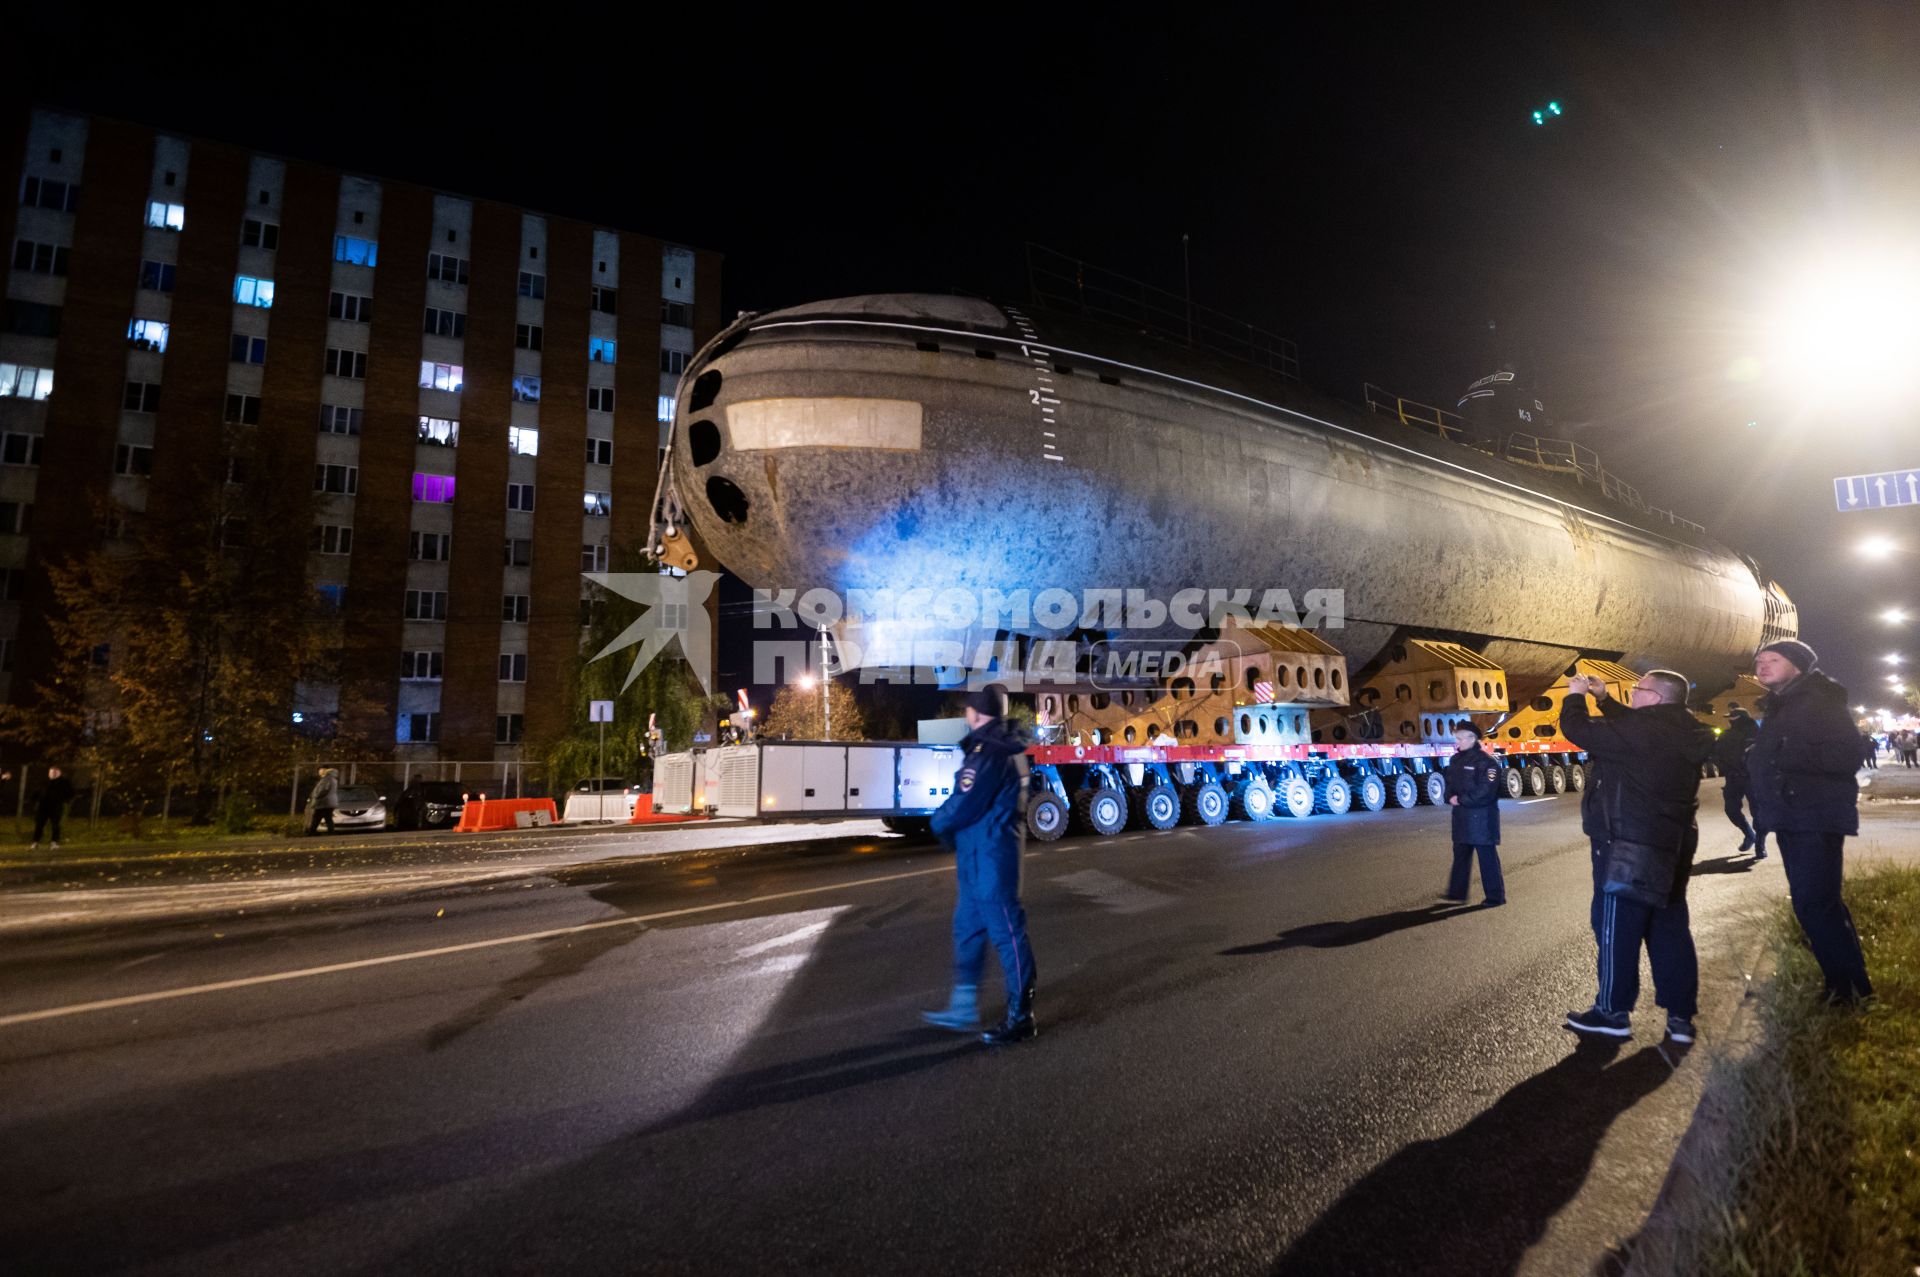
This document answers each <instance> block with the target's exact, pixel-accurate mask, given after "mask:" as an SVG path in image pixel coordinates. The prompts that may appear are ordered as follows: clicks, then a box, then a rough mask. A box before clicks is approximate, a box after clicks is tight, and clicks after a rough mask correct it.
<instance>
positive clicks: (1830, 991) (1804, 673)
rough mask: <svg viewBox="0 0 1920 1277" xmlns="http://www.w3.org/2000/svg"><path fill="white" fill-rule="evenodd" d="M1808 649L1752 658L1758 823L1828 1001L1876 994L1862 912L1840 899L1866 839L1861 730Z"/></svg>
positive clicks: (1788, 647)
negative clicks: (1847, 866)
mask: <svg viewBox="0 0 1920 1277" xmlns="http://www.w3.org/2000/svg"><path fill="white" fill-rule="evenodd" d="M1818 662H1819V657H1818V656H1816V655H1815V654H1814V650H1813V649H1812V648H1810V647H1808V646H1807V645H1806V644H1805V643H1801V642H1797V641H1795V640H1793V639H1782V640H1781V641H1780V642H1778V643H1769V644H1767V645H1766V646H1765V647H1763V648H1761V649H1760V651H1759V652H1758V653H1757V654H1755V656H1754V658H1753V676H1754V677H1755V678H1756V679H1758V680H1759V681H1760V684H1761V686H1763V687H1765V688H1766V689H1767V696H1766V699H1765V700H1764V701H1762V702H1761V705H1760V712H1761V714H1762V715H1763V717H1762V718H1761V721H1760V734H1759V736H1758V737H1756V738H1755V740H1754V742H1753V748H1752V749H1751V750H1750V751H1748V753H1747V770H1748V772H1749V774H1750V776H1751V778H1752V785H1753V815H1754V821H1755V823H1756V824H1758V825H1759V826H1760V827H1761V828H1763V829H1766V830H1768V831H1769V832H1771V833H1772V834H1773V835H1774V838H1775V839H1776V840H1777V841H1778V843H1779V845H1780V860H1781V863H1782V864H1784V865H1785V866H1786V870H1787V891H1788V893H1789V894H1790V895H1791V896H1792V897H1793V913H1794V916H1795V917H1796V918H1798V919H1799V920H1800V929H1801V930H1802V931H1804V932H1806V935H1807V945H1808V947H1810V948H1811V949H1812V950H1813V956H1814V958H1815V959H1817V960H1818V961H1819V963H1820V973H1821V974H1822V975H1823V976H1825V977H1826V981H1827V999H1828V1001H1830V1002H1833V1003H1836V1004H1840V1005H1849V1006H1850V1005H1853V1004H1855V1003H1857V1002H1859V1001H1860V1000H1861V999H1863V998H1867V997H1870V996H1871V995H1872V994H1873V985H1872V983H1871V982H1870V981H1869V980H1868V979H1867V960H1866V958H1865V957H1864V956H1863V955H1862V954H1861V952H1860V936H1859V934H1858V933H1857V932H1855V931H1854V929H1853V915H1852V914H1851V913H1849V912H1848V911H1847V905H1846V902H1845V901H1844V900H1842V899H1841V898H1840V884H1841V880H1842V877H1843V876H1844V866H1843V857H1844V848H1845V845H1846V841H1847V837H1848V835H1850V834H1858V833H1859V832H1860V810H1859V802H1860V787H1859V784H1858V783H1857V782H1856V781H1855V780H1854V773H1855V772H1857V771H1858V770H1859V769H1860V757H1861V749H1860V733H1859V731H1858V730H1856V729H1855V727H1854V725H1853V712H1852V711H1851V710H1849V709H1848V708H1847V689H1846V688H1844V687H1842V686H1840V684H1838V683H1836V682H1834V681H1833V680H1832V679H1830V678H1828V677H1827V676H1826V675H1825V674H1822V673H1821V672H1820V671H1819V669H1818V668H1816V666H1817V665H1818Z"/></svg>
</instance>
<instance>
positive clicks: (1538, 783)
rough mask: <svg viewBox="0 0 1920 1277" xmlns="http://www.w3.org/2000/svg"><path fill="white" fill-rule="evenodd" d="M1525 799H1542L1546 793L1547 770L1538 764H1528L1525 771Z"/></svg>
mask: <svg viewBox="0 0 1920 1277" xmlns="http://www.w3.org/2000/svg"><path fill="white" fill-rule="evenodd" d="M1526 785H1527V797H1529V798H1544V797H1546V793H1547V769H1546V768H1544V767H1542V766H1540V764H1538V763H1528V764H1527V770H1526Z"/></svg>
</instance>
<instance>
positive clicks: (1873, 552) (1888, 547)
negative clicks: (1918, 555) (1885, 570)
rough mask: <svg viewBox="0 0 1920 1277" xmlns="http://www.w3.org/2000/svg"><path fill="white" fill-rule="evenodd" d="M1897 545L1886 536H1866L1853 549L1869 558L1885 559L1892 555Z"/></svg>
mask: <svg viewBox="0 0 1920 1277" xmlns="http://www.w3.org/2000/svg"><path fill="white" fill-rule="evenodd" d="M1898 548H1899V547H1898V546H1896V545H1894V543H1893V542H1892V541H1891V540H1889V539H1888V538H1886V537H1868V538H1867V539H1866V540H1864V541H1862V542H1861V543H1860V544H1859V545H1857V546H1855V547H1854V549H1856V550H1858V551H1859V552H1860V553H1861V554H1862V555H1865V556H1866V557H1867V558H1869V559H1886V558H1891V557H1892V556H1893V552H1894V551H1895V550H1896V549H1898Z"/></svg>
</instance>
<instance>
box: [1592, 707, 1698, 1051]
mask: <svg viewBox="0 0 1920 1277" xmlns="http://www.w3.org/2000/svg"><path fill="white" fill-rule="evenodd" d="M1689 690H1690V685H1689V684H1688V682H1687V680H1686V676H1685V675H1682V674H1676V673H1674V672H1673V671H1672V670H1649V671H1647V672H1646V673H1645V674H1643V675H1641V676H1640V681H1639V682H1638V683H1635V684H1634V685H1633V691H1632V693H1631V695H1632V699H1633V704H1632V706H1631V707H1628V706H1624V705H1620V704H1618V703H1616V702H1615V701H1613V700H1612V699H1611V698H1610V697H1609V696H1608V695H1607V686H1606V683H1605V681H1604V680H1602V679H1598V678H1587V677H1584V676H1579V675H1576V676H1575V677H1573V678H1571V679H1569V680H1568V681H1567V697H1566V699H1565V700H1564V701H1563V702H1561V705H1560V734H1561V735H1562V736H1564V737H1566V738H1567V739H1568V740H1570V741H1572V742H1573V743H1574V744H1575V745H1578V746H1579V747H1580V748H1581V749H1584V750H1586V751H1587V755H1588V758H1589V761H1590V763H1591V768H1592V774H1591V775H1590V776H1589V778H1588V780H1587V789H1586V792H1585V793H1584V794H1582V795H1581V796H1580V825H1581V828H1582V829H1584V830H1585V831H1586V834H1587V837H1588V838H1589V839H1591V840H1592V844H1593V905H1592V908H1591V910H1590V919H1591V921H1592V924H1593V938H1594V942H1595V944H1596V945H1598V947H1599V963H1598V968H1599V977H1600V988H1599V992H1598V994H1597V996H1595V998H1594V1000H1593V1005H1592V1006H1591V1007H1588V1008H1587V1009H1586V1010H1585V1011H1574V1012H1571V1013H1569V1014H1568V1016H1567V1027H1568V1028H1569V1029H1572V1030H1573V1031H1574V1032H1575V1033H1578V1034H1581V1035H1582V1036H1588V1037H1602V1038H1625V1037H1631V1036H1632V1035H1633V1029H1632V1027H1631V1024H1630V1021H1629V1016H1630V1014H1631V1012H1632V1011H1633V1004H1634V1003H1635V1002H1637V1001H1638V1000H1639V998H1640V946H1641V945H1642V944H1643V943H1644V944H1645V945H1646V949H1647V959H1648V961H1649V962H1650V963H1651V964H1652V966H1653V1000H1654V1003H1655V1004H1656V1005H1657V1006H1661V1007H1664V1008H1665V1009H1666V1012H1667V1039H1668V1040H1669V1041H1671V1042H1676V1043H1679V1044H1681V1045H1683V1046H1684V1045H1687V1044H1689V1043H1691V1042H1692V1041H1693V1039H1694V1031H1693V1017H1694V1016H1695V1015H1696V1014H1698V1013H1699V1009H1700V1008H1699V996H1700V961H1699V957H1698V956H1697V955H1696V954H1695V952H1694V948H1693V930H1692V920H1691V919H1690V918H1689V916H1688V913H1687V877H1688V874H1689V873H1690V872H1691V870H1692V867H1693V853H1694V851H1695V849H1696V848H1697V847H1698V845H1699V841H1700V831H1699V829H1698V828H1697V827H1696V826H1695V825H1694V821H1693V816H1694V811H1695V810H1696V809H1697V808H1698V807H1699V794H1700V765H1701V764H1702V763H1704V762H1706V761H1707V758H1708V756H1709V755H1710V754H1712V752H1713V729H1712V728H1710V727H1708V726H1707V725H1706V724H1705V723H1703V722H1701V721H1700V720H1699V719H1697V718H1695V717H1694V716H1693V715H1692V714H1691V713H1689V712H1688V711H1687V693H1688V691H1689ZM1589 696H1591V697H1592V698H1593V701H1594V704H1595V705H1596V707H1597V708H1598V709H1599V711H1600V716H1599V717H1598V718H1595V717H1592V716H1591V715H1589V714H1588V712H1587V698H1588V697H1589ZM1616 871H1620V872H1616ZM1655 872H1657V873H1658V874H1659V875H1660V877H1661V878H1662V880H1661V881H1658V882H1654V881H1652V880H1651V878H1648V880H1647V881H1646V882H1645V883H1644V884H1642V883H1640V882H1636V881H1634V880H1636V879H1639V878H1642V877H1644V876H1647V875H1650V874H1653V873H1655ZM1622 879H1625V880H1626V881H1621V880H1622ZM1628 885H1631V886H1633V887H1634V888H1635V890H1634V891H1625V892H1623V891H1620V890H1618V888H1619V887H1622V886H1628ZM1642 885H1644V887H1645V889H1646V892H1647V893H1648V895H1652V896H1655V897H1656V898H1661V899H1663V902H1662V903H1657V904H1656V903H1649V901H1648V899H1647V898H1646V897H1644V896H1642V895H1640V894H1639V888H1640V887H1641V886H1642Z"/></svg>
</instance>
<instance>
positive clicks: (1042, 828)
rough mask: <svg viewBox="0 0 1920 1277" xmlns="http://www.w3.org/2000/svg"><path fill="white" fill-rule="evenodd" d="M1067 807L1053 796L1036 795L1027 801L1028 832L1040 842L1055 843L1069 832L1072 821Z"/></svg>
mask: <svg viewBox="0 0 1920 1277" xmlns="http://www.w3.org/2000/svg"><path fill="white" fill-rule="evenodd" d="M1071 818H1072V817H1071V814H1070V813H1069V812H1068V811H1067V805H1066V804H1065V803H1063V802H1061V801H1060V799H1059V798H1057V797H1056V796H1054V795H1053V794H1035V795H1033V796H1032V797H1030V798H1028V799H1027V832H1028V833H1029V834H1031V835H1032V836H1033V837H1034V838H1035V839H1036V840H1037V841H1039V842H1055V841H1057V840H1058V839H1059V838H1060V836H1061V835H1062V834H1064V833H1066V832H1067V822H1068V821H1069V820H1070V819H1071Z"/></svg>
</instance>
